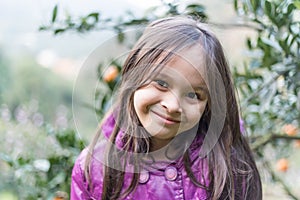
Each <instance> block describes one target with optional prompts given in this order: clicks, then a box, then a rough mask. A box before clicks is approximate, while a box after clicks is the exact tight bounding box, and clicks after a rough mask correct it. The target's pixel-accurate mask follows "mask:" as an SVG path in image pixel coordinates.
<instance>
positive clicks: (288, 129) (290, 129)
mask: <svg viewBox="0 0 300 200" xmlns="http://www.w3.org/2000/svg"><path fill="white" fill-rule="evenodd" d="M282 131H283V132H284V133H285V134H287V135H289V136H293V135H296V134H297V132H298V129H297V127H296V126H295V125H293V124H286V125H284V126H283V127H282Z"/></svg>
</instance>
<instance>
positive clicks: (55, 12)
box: [51, 5, 58, 23]
mask: <svg viewBox="0 0 300 200" xmlns="http://www.w3.org/2000/svg"><path fill="white" fill-rule="evenodd" d="M57 10H58V6H57V5H55V6H54V8H53V11H52V20H51V22H52V23H54V22H55V20H56V17H57Z"/></svg>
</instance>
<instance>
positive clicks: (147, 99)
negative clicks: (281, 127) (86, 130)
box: [71, 17, 262, 200]
mask: <svg viewBox="0 0 300 200" xmlns="http://www.w3.org/2000/svg"><path fill="white" fill-rule="evenodd" d="M122 70H123V71H122V81H121V85H120V91H119V94H118V95H119V96H118V98H117V99H118V101H117V102H116V103H115V106H114V107H113V108H112V111H111V112H109V113H108V114H107V116H106V117H105V119H104V120H103V122H102V124H101V126H100V129H99V131H98V133H97V135H96V137H95V139H94V140H93V142H92V143H91V144H90V146H88V147H87V148H86V149H85V150H83V152H82V153H81V154H80V156H79V158H78V159H77V161H76V163H75V165H74V168H73V174H72V185H71V199H73V200H75V199H103V200H104V199H160V200H161V199H199V200H203V199H238V200H239V199H250V200H259V199H262V190H261V181H260V177H259V173H258V170H257V168H256V165H255V162H254V159H253V156H252V154H251V151H250V148H249V146H248V143H247V141H246V140H245V138H244V137H243V135H242V134H241V131H240V123H239V111H238V104H237V101H236V97H235V91H234V86H233V83H232V80H231V77H230V76H231V75H230V71H229V67H228V64H227V62H226V59H225V57H224V53H223V50H222V47H221V45H220V43H219V41H218V40H217V38H216V37H215V36H214V35H213V34H212V33H211V32H210V31H209V30H208V29H207V28H206V27H205V26H204V25H203V24H201V23H198V22H197V21H195V20H193V19H191V18H187V17H170V18H165V19H160V20H157V21H154V22H152V23H151V24H150V25H149V26H148V27H147V28H146V29H145V31H144V33H143V35H142V37H141V38H140V39H139V41H138V42H137V44H136V45H135V46H134V48H133V50H132V51H131V52H130V54H129V56H128V58H127V60H126V61H125V64H124V66H123V69H122Z"/></svg>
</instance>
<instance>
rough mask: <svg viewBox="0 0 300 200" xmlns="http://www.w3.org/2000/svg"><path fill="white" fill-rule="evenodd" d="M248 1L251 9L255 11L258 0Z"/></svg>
mask: <svg viewBox="0 0 300 200" xmlns="http://www.w3.org/2000/svg"><path fill="white" fill-rule="evenodd" d="M250 3H251V7H252V9H253V12H254V13H256V10H257V8H258V4H259V2H258V0H250Z"/></svg>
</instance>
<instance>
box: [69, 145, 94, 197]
mask: <svg viewBox="0 0 300 200" xmlns="http://www.w3.org/2000/svg"><path fill="white" fill-rule="evenodd" d="M84 151H85V150H84ZM83 154H84V152H82V153H81V155H80V156H79V158H77V160H76V162H75V164H74V167H73V170H72V181H71V194H70V199H71V200H84V199H91V195H90V192H89V191H88V184H87V182H86V179H85V176H84V172H83V171H84V170H83V166H84V165H83V163H84V162H83V160H84V158H85V157H84V156H83Z"/></svg>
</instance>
